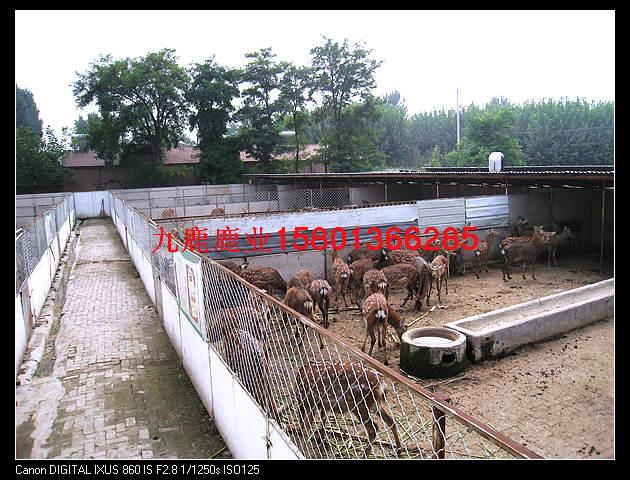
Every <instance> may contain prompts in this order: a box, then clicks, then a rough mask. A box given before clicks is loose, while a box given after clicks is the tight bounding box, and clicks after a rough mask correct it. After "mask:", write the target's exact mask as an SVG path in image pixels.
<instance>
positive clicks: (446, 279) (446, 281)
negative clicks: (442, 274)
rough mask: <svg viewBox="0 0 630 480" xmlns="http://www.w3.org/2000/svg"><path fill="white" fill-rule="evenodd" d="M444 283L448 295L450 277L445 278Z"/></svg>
mask: <svg viewBox="0 0 630 480" xmlns="http://www.w3.org/2000/svg"><path fill="white" fill-rule="evenodd" d="M444 284H445V285H446V294H447V295H448V277H446V278H445V279H444Z"/></svg>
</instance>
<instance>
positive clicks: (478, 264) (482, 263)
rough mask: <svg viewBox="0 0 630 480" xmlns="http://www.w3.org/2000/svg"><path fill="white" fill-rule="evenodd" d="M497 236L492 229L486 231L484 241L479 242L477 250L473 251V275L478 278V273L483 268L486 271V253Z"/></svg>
mask: <svg viewBox="0 0 630 480" xmlns="http://www.w3.org/2000/svg"><path fill="white" fill-rule="evenodd" d="M496 236H497V231H496V230H494V229H490V230H488V233H487V234H486V239H485V240H482V241H481V242H479V245H478V246H477V249H476V250H475V275H477V278H479V272H480V271H481V269H482V268H483V269H484V270H485V271H486V272H487V271H488V253H489V252H490V247H491V246H492V242H493V241H494V238H495V237H496Z"/></svg>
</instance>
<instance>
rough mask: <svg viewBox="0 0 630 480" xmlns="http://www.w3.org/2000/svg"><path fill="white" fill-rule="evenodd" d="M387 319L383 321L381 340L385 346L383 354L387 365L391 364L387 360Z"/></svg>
mask: <svg viewBox="0 0 630 480" xmlns="http://www.w3.org/2000/svg"><path fill="white" fill-rule="evenodd" d="M386 337H387V320H385V321H384V322H383V326H382V327H381V341H382V344H383V345H382V347H383V356H384V357H385V365H389V362H388V361H387V338H386Z"/></svg>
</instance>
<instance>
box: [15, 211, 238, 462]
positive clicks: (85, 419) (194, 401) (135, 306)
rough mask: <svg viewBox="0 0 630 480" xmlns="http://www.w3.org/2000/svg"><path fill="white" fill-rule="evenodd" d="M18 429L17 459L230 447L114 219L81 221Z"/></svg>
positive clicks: (203, 453)
mask: <svg viewBox="0 0 630 480" xmlns="http://www.w3.org/2000/svg"><path fill="white" fill-rule="evenodd" d="M16 436H17V439H16V457H17V458H208V457H210V456H211V455H213V454H215V453H216V452H217V451H219V450H220V449H221V448H223V447H224V446H225V444H224V443H223V440H222V439H221V437H220V435H219V433H218V432H217V430H216V428H215V426H214V424H213V422H212V420H211V419H210V418H209V416H208V414H207V412H206V410H205V408H204V406H203V404H202V403H201V401H200V400H199V397H198V396H197V394H196V392H195V390H194V388H193V386H192V384H191V383H190V380H189V379H188V377H187V375H186V373H185V371H184V369H183V367H182V366H181V364H180V361H179V358H178V357H177V353H176V352H175V350H174V349H173V348H172V346H171V344H170V342H169V339H168V337H167V335H166V332H165V331H164V328H163V327H162V325H161V322H160V319H159V317H158V316H157V313H156V311H155V309H154V307H153V306H152V304H151V300H150V299H149V297H148V295H147V293H146V291H145V289H144V285H143V284H142V281H141V279H140V278H139V277H138V274H137V272H136V270H135V267H134V265H133V263H132V262H131V260H130V258H129V256H128V255H127V252H126V251H125V249H124V246H123V244H122V242H121V240H120V238H119V237H118V234H117V232H116V230H115V228H114V226H113V224H112V222H111V220H110V219H89V220H87V221H86V222H85V223H84V224H83V225H82V226H81V237H80V240H79V243H78V245H77V262H76V265H75V266H74V268H73V270H72V272H71V275H70V280H69V283H68V286H67V297H66V302H65V305H64V308H63V313H62V317H61V320H60V322H58V325H55V326H53V331H52V333H51V337H50V339H49V344H48V345H47V353H46V354H45V356H44V358H43V359H42V362H41V364H40V366H39V369H38V371H37V372H36V374H35V376H34V377H33V381H32V383H30V384H28V385H20V386H18V387H17V388H16ZM225 456H229V452H227V450H225V452H224V453H223V454H222V455H220V457H225Z"/></svg>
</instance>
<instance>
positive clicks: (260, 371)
mask: <svg viewBox="0 0 630 480" xmlns="http://www.w3.org/2000/svg"><path fill="white" fill-rule="evenodd" d="M224 340H225V360H226V362H227V364H228V366H229V367H230V368H231V369H232V370H233V371H234V372H235V373H236V374H237V375H238V377H239V378H240V380H241V382H242V383H243V386H244V387H245V390H247V391H248V392H250V393H251V394H252V396H253V397H254V400H256V402H258V404H259V405H260V406H262V407H263V408H264V410H265V412H267V415H269V416H271V417H272V418H274V419H275V420H276V421H278V422H280V412H281V409H279V408H278V407H277V406H276V402H275V400H274V397H273V392H272V389H271V384H270V378H271V376H270V371H269V366H268V364H267V361H266V355H265V354H264V353H263V349H262V348H261V346H260V344H259V343H258V341H257V340H256V338H255V337H254V336H253V335H252V334H250V333H249V332H247V331H244V330H240V329H238V328H236V329H228V330H227V331H226V335H225V339H224Z"/></svg>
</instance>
